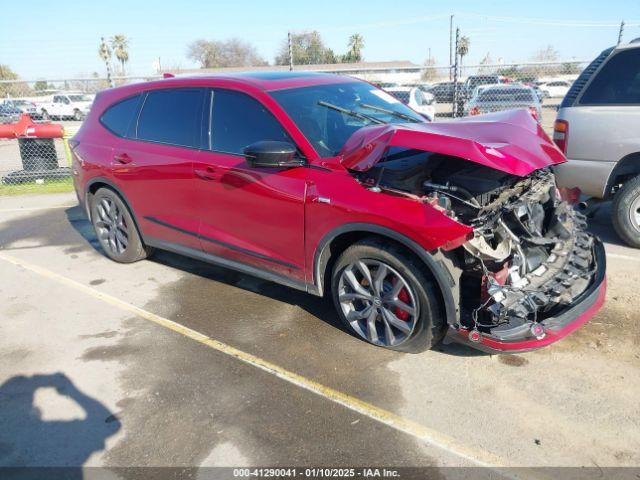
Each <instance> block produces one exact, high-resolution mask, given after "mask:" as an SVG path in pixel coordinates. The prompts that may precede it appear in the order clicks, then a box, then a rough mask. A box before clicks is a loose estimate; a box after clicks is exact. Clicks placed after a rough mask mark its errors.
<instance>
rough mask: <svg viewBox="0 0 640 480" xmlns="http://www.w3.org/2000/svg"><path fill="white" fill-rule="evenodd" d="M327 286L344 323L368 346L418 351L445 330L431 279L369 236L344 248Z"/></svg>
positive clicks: (417, 265) (406, 257) (399, 252)
mask: <svg viewBox="0 0 640 480" xmlns="http://www.w3.org/2000/svg"><path fill="white" fill-rule="evenodd" d="M331 289H332V294H333V300H334V304H335V306H336V309H337V310H338V315H339V316H340V318H341V319H342V321H343V322H344V324H345V325H346V326H347V327H348V328H349V330H350V331H352V332H353V333H355V334H356V335H357V336H359V337H360V338H362V339H364V340H366V341H367V342H369V343H372V344H374V345H377V346H380V347H385V348H389V349H392V350H398V351H402V352H411V353H418V352H422V351H424V350H428V349H430V348H431V347H433V346H434V345H435V344H436V343H437V342H438V341H439V340H440V339H441V338H442V336H443V334H444V332H445V322H444V320H443V318H442V315H441V313H440V301H439V295H438V290H437V287H436V285H435V283H434V281H433V279H432V278H431V276H430V275H429V274H428V272H426V271H425V267H424V265H422V263H421V262H420V261H418V259H416V258H414V257H413V256H411V255H410V254H408V253H407V252H405V251H404V250H403V249H401V248H399V247H397V246H395V245H389V244H385V243H384V242H382V241H380V240H378V239H373V238H372V239H365V240H363V241H361V242H358V243H356V244H354V245H352V246H351V247H349V248H348V249H347V250H345V251H344V252H343V253H342V255H341V256H340V258H339V259H338V260H337V262H336V264H335V266H334V268H333V274H332V281H331Z"/></svg>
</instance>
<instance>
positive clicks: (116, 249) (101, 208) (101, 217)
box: [95, 197, 129, 255]
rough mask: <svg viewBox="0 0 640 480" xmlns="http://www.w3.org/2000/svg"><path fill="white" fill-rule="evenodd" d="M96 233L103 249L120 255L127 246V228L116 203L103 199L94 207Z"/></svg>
mask: <svg viewBox="0 0 640 480" xmlns="http://www.w3.org/2000/svg"><path fill="white" fill-rule="evenodd" d="M96 212H97V214H98V218H97V219H96V222H95V226H96V233H97V234H98V238H99V239H100V243H101V244H102V246H103V248H105V249H108V250H109V251H110V252H111V253H112V254H114V255H122V254H123V253H124V252H125V250H126V249H127V246H128V245H129V226H128V225H127V222H126V220H125V218H124V215H123V214H122V210H121V209H120V208H119V207H118V205H117V204H116V202H114V201H113V200H112V199H110V198H106V197H103V198H101V199H100V201H99V203H98V205H97V206H96Z"/></svg>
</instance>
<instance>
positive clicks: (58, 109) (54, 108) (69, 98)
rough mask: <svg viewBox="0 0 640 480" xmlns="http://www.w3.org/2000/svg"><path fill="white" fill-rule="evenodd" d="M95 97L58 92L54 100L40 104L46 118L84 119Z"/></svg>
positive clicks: (42, 114) (41, 111)
mask: <svg viewBox="0 0 640 480" xmlns="http://www.w3.org/2000/svg"><path fill="white" fill-rule="evenodd" d="M92 102H93V97H92V96H91V95H86V94H82V93H67V94H57V95H54V96H53V100H52V101H51V102H47V103H41V104H39V105H38V110H39V112H40V115H41V117H42V118H43V119H44V120H49V119H56V120H58V119H60V120H62V119H74V120H82V119H83V118H84V117H85V116H86V115H87V114H88V113H89V110H90V109H91V103H92Z"/></svg>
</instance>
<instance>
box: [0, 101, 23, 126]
mask: <svg viewBox="0 0 640 480" xmlns="http://www.w3.org/2000/svg"><path fill="white" fill-rule="evenodd" d="M20 115H22V110H20V109H18V108H16V107H14V106H13V105H11V104H7V103H2V104H0V123H14V122H16V121H17V120H18V119H19V118H20Z"/></svg>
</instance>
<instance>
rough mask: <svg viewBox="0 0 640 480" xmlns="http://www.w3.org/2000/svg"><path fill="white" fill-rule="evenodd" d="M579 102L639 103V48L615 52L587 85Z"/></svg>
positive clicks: (599, 103)
mask: <svg viewBox="0 0 640 480" xmlns="http://www.w3.org/2000/svg"><path fill="white" fill-rule="evenodd" d="M580 103H581V104H587V105H607V104H635V105H638V104H640V48H634V49H633V50H627V51H622V52H620V53H617V54H616V55H614V56H613V57H611V59H610V60H609V61H608V62H607V63H606V64H605V65H604V66H603V67H602V70H600V72H599V73H598V74H597V76H596V77H595V78H594V79H593V81H592V82H591V84H590V85H589V86H588V87H587V90H586V91H585V92H584V95H583V96H582V98H581V99H580Z"/></svg>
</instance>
